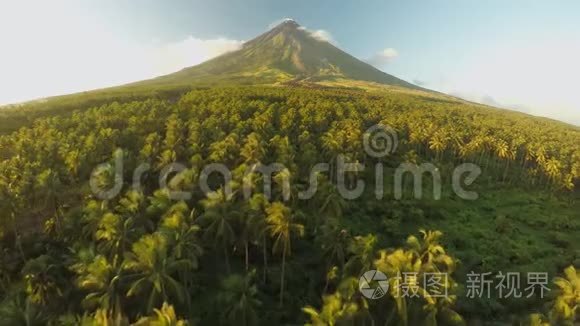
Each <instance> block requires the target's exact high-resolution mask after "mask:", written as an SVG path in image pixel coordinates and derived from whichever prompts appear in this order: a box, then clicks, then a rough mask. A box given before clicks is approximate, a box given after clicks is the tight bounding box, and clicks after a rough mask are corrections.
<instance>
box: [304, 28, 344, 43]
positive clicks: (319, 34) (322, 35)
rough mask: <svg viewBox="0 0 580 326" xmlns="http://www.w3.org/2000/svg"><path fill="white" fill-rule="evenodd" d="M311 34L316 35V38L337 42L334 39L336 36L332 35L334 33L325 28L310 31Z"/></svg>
mask: <svg viewBox="0 0 580 326" xmlns="http://www.w3.org/2000/svg"><path fill="white" fill-rule="evenodd" d="M309 32H310V35H312V37H314V38H315V39H317V40H319V41H322V42H328V43H331V44H337V42H336V41H335V40H334V38H333V37H332V34H330V32H328V31H326V30H324V29H317V30H315V31H310V30H309Z"/></svg>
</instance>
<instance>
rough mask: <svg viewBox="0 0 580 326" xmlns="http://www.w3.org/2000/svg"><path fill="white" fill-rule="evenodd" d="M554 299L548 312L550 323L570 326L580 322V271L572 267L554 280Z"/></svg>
mask: <svg viewBox="0 0 580 326" xmlns="http://www.w3.org/2000/svg"><path fill="white" fill-rule="evenodd" d="M554 284H555V285H556V298H555V299H554V302H553V305H552V310H551V311H550V321H551V322H553V323H554V324H557V325H560V324H562V325H572V324H574V323H575V322H579V321H580V271H577V270H576V268H574V266H568V267H567V268H566V269H565V270H564V277H556V278H555V279H554Z"/></svg>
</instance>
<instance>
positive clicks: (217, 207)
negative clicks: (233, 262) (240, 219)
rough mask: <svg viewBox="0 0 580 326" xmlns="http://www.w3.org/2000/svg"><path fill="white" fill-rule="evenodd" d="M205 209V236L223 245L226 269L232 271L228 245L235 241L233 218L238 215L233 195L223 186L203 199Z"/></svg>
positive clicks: (217, 244) (218, 244)
mask: <svg viewBox="0 0 580 326" xmlns="http://www.w3.org/2000/svg"><path fill="white" fill-rule="evenodd" d="M201 204H202V206H203V207H204V209H205V212H204V214H203V215H202V219H201V221H202V223H205V224H206V225H207V226H206V230H205V238H206V239H207V240H209V241H212V242H214V244H215V245H216V246H217V247H222V250H223V253H224V261H225V266H226V271H227V272H228V273H229V272H230V263H229V258H228V247H229V246H230V245H231V244H232V243H233V242H234V229H233V227H232V222H233V218H234V217H235V216H236V214H235V213H233V212H235V210H234V209H233V208H232V206H233V202H232V195H231V194H226V192H225V191H224V189H223V188H220V189H218V190H217V191H214V192H211V193H208V194H207V198H206V199H204V200H202V201H201Z"/></svg>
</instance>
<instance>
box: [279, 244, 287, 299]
mask: <svg viewBox="0 0 580 326" xmlns="http://www.w3.org/2000/svg"><path fill="white" fill-rule="evenodd" d="M285 270H286V246H284V250H282V273H281V276H280V307H282V304H284V272H285Z"/></svg>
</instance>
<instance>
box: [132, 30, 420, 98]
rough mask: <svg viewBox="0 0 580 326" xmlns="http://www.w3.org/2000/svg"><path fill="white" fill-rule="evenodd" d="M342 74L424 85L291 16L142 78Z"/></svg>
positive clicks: (288, 79)
mask: <svg viewBox="0 0 580 326" xmlns="http://www.w3.org/2000/svg"><path fill="white" fill-rule="evenodd" d="M345 80H351V81H362V82H372V83H377V84H383V85H391V86H399V87H403V88H409V89H416V90H424V89H422V88H420V87H418V86H416V85H413V84H411V83H408V82H406V81H404V80H401V79H399V78H397V77H394V76H392V75H389V74H387V73H385V72H383V71H381V70H379V69H377V68H375V67H373V66H371V65H369V64H367V63H365V62H363V61H361V60H359V59H357V58H355V57H353V56H352V55H350V54H348V53H346V52H344V51H342V50H341V49H339V48H337V47H336V46H334V45H333V44H331V43H329V42H328V41H326V40H324V39H321V38H320V37H317V36H316V34H314V33H312V32H310V31H308V30H307V29H305V28H304V27H302V26H300V25H299V24H298V23H297V22H296V21H294V20H291V19H287V20H285V21H284V22H282V23H281V24H279V25H277V26H276V27H274V28H272V29H271V30H269V31H267V32H266V33H264V34H262V35H260V36H258V37H256V38H254V39H252V40H250V41H248V42H246V43H244V44H243V46H242V47H241V49H239V50H236V51H232V52H228V53H225V54H223V55H220V56H218V57H215V58H213V59H211V60H208V61H206V62H203V63H201V64H199V65H197V66H193V67H189V68H185V69H182V70H181V71H178V72H176V73H172V74H169V75H165V76H161V77H158V78H155V79H151V80H148V81H145V82H141V83H140V84H143V83H145V84H150V83H153V84H158V83H159V84H191V83H193V84H199V83H201V84H223V83H231V84H275V83H320V82H339V81H345Z"/></svg>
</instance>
